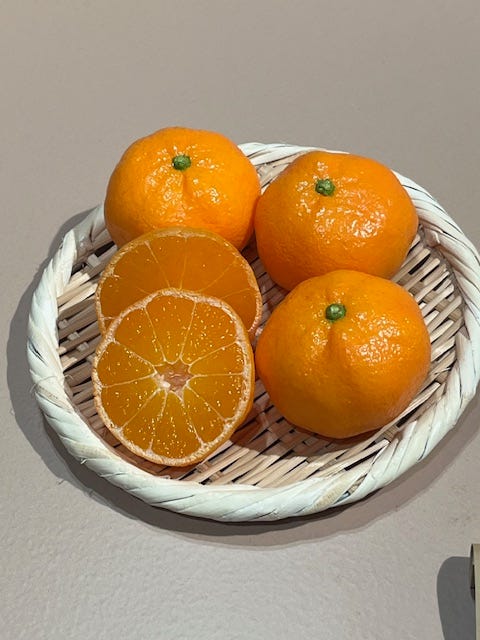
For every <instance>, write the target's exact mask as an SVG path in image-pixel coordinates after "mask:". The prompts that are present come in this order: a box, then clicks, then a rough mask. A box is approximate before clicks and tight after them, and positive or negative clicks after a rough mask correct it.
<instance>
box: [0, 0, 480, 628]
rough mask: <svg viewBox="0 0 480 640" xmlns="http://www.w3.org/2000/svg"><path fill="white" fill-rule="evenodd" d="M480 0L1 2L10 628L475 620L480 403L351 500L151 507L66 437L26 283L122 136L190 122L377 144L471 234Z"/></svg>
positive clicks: (237, 135)
mask: <svg viewBox="0 0 480 640" xmlns="http://www.w3.org/2000/svg"><path fill="white" fill-rule="evenodd" d="M479 33H480V4H479V2H478V0H457V2H451V1H447V0H422V1H421V2H419V1H418V0H417V1H410V0H406V1H405V0H404V1H403V2H392V1H390V0H387V1H382V0H363V1H361V2H359V1H355V0H351V1H345V2H342V1H337V2H332V1H329V2H325V1H323V0H317V1H313V0H312V1H309V0H296V1H295V2H287V1H283V0H256V1H253V0H243V1H242V0H238V1H231V0H223V1H222V0H212V1H206V0H198V1H194V0H192V1H182V0H177V1H175V2H174V1H165V0H160V1H157V2H154V1H138V0H137V1H136V2H125V1H116V2H115V1H113V0H110V1H105V2H94V1H88V0H84V1H83V2H79V1H78V2H69V1H65V2H61V1H58V2H57V1H49V0H46V1H44V2H38V1H34V0H23V1H22V2H14V1H13V0H3V2H2V3H1V6H0V65H1V73H0V78H1V88H2V97H1V100H0V114H1V115H0V123H1V126H0V135H1V145H0V149H1V155H0V174H1V190H0V193H1V198H2V202H1V208H0V212H1V213H0V215H1V226H0V230H1V232H0V242H1V249H0V256H1V258H0V259H1V269H0V278H1V282H0V284H1V296H2V304H1V310H0V316H1V331H0V339H1V341H2V345H3V353H4V354H6V359H4V362H5V367H2V371H1V379H0V381H1V389H0V409H1V425H2V428H1V440H0V544H1V554H0V558H1V559H0V637H1V639H2V640H19V639H28V640H43V639H48V640H60V639H61V640H66V639H70V638H71V639H73V640H77V639H78V640H110V639H112V640H114V639H115V640H130V639H133V638H135V639H141V640H150V639H152V640H153V639H155V640H156V639H158V638H162V639H167V640H169V639H173V638H175V639H176V640H181V639H184V638H185V639H191V638H192V639H201V640H203V639H205V640H207V639H208V640H215V639H222V640H230V639H232V640H233V639H243V638H249V639H250V638H260V639H267V640H268V639H270V638H271V639H284V638H285V639H287V638H301V639H306V640H308V639H310V638H312V639H313V638H315V639H317V638H320V639H322V640H343V639H348V640H352V639H354V640H356V639H359V640H370V639H377V638H378V639H382V640H383V639H394V640H397V639H398V640H407V639H410V638H411V639H422V640H434V639H435V640H437V639H439V638H444V639H445V640H471V639H472V638H473V637H474V605H473V600H472V598H471V595H470V591H469V579H468V554H469V549H470V544H471V543H472V542H474V541H480V508H479V500H478V495H479V490H478V489H479V485H480V465H479V464H478V460H479V456H480V436H479V435H478V433H477V429H478V424H479V418H480V408H479V403H478V400H477V399H475V400H474V401H473V402H472V403H471V405H470V406H469V408H468V410H467V412H466V414H465V415H464V417H463V418H462V419H461V421H460V422H459V424H458V425H457V428H456V429H455V430H454V431H453V432H452V433H451V434H450V435H449V436H448V437H447V438H445V440H444V441H443V442H442V443H441V445H440V446H439V447H438V448H437V449H436V450H435V451H434V452H433V454H432V455H431V456H430V457H429V458H428V459H427V460H426V461H425V462H423V463H422V464H420V465H418V466H417V467H415V468H414V470H413V471H411V472H410V473H407V474H406V475H405V476H404V477H402V478H401V479H399V480H398V481H396V482H395V483H394V484H393V485H391V486H389V487H388V488H386V489H384V490H382V491H380V492H379V493H377V494H375V495H374V496H371V497H370V498H369V499H367V500H365V501H363V502H362V503H358V504H355V505H353V506H351V507H349V508H348V509H345V510H343V511H337V512H332V513H328V514H326V515H323V516H317V517H312V518H305V519H303V520H294V521H288V522H280V523H276V524H257V525H253V524H245V525H226V524H225V525H223V524H218V523H212V522H208V521H202V520H196V519H193V518H187V517H182V516H179V515H176V514H172V513H169V512H165V511H158V510H154V509H153V508H149V507H147V506H145V505H143V504H142V503H139V502H138V501H136V500H135V499H133V498H131V497H130V496H128V495H126V494H124V493H122V492H121V491H120V490H118V489H116V488H114V487H112V486H110V485H108V484H107V483H106V482H104V481H101V480H99V479H98V478H97V477H96V476H95V475H94V474H93V473H91V472H90V471H88V470H87V469H85V468H83V467H82V466H80V465H79V464H77V463H76V462H75V461H72V460H71V459H70V458H69V457H68V456H67V454H65V453H64V451H63V449H62V447H61V446H60V445H59V443H58V440H57V438H56V437H55V435H54V434H53V432H52V431H51V429H49V428H48V427H47V426H46V425H45V423H44V422H43V420H42V417H41V414H40V412H39V410H38V408H37V406H36V404H35V402H34V400H33V398H32V394H31V382H30V379H29V375H28V371H27V367H26V358H25V334H26V321H27V314H28V310H29V305H30V299H31V295H32V292H33V290H34V288H35V286H36V284H37V282H38V279H39V276H40V274H41V272H42V270H43V268H44V267H45V264H46V259H47V257H48V256H51V255H52V253H53V252H54V251H55V249H56V248H57V246H58V243H59V241H60V239H61V237H62V236H63V234H64V233H65V232H66V231H67V230H68V229H69V228H70V227H71V226H72V225H73V224H74V223H75V222H77V221H78V220H79V219H80V218H81V217H82V212H84V211H85V210H87V209H89V208H90V207H92V206H93V205H95V204H97V203H98V202H100V201H102V199H103V197H104V192H105V187H106V182H107V180H108V177H109V175H110V172H111V171H112V169H113V166H114V164H115V163H116V161H117V160H118V158H119V155H120V154H121V152H122V151H123V150H124V148H125V147H126V146H127V145H128V144H129V143H130V142H131V141H133V140H134V139H136V138H137V137H139V136H141V135H144V134H147V133H150V132H152V131H153V130H155V129H157V128H160V127H163V126H168V125H173V124H181V125H187V126H192V127H197V128H209V129H214V130H217V131H220V132H222V133H224V134H226V135H228V136H229V137H231V138H232V139H233V140H235V141H236V142H238V143H240V142H246V141H264V142H280V141H285V142H293V143H299V144H305V145H318V146H324V147H327V148H333V149H343V150H347V151H351V152H355V153H359V154H364V155H369V156H372V157H374V158H376V159H378V160H380V161H382V162H384V163H386V164H387V165H389V166H391V167H392V168H395V169H397V170H398V171H400V172H401V173H403V174H405V175H407V176H409V177H411V178H413V179H414V180H416V181H417V182H419V183H420V184H422V185H423V186H424V187H426V188H427V189H428V190H429V191H430V192H432V193H433V194H434V195H435V196H436V197H437V198H438V199H439V200H440V202H442V204H443V205H444V206H445V207H446V209H447V210H448V211H449V212H450V214H451V215H452V216H453V217H454V218H455V219H456V220H457V221H458V223H459V224H460V226H461V227H462V228H463V230H464V231H465V233H466V234H467V235H468V236H469V237H470V238H471V239H472V240H473V242H474V243H475V244H476V245H477V246H478V245H480V229H479V224H478V202H479V195H480V188H479V182H480V181H479V167H480V144H479V143H480V139H479V138H480V136H479V122H478V121H479V115H480V113H479V111H480V93H479V88H478V87H479V82H478V79H479V75H478V72H479V62H480V58H479V55H480V38H479Z"/></svg>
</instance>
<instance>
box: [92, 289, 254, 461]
mask: <svg viewBox="0 0 480 640" xmlns="http://www.w3.org/2000/svg"><path fill="white" fill-rule="evenodd" d="M113 338H114V341H113V342H110V343H109V344H108V345H107V347H106V348H105V350H104V351H103V353H102V355H101V356H100V358H99V360H98V363H97V373H98V378H99V380H100V382H101V384H102V389H101V402H102V406H103V408H104V410H105V412H106V414H107V415H108V417H109V418H110V420H111V422H112V423H113V427H114V429H113V431H114V433H116V435H117V436H118V437H119V439H120V440H121V441H124V440H127V441H128V442H129V443H131V444H133V445H134V446H136V447H138V448H140V449H141V450H143V451H146V452H150V454H153V455H154V456H165V457H167V458H172V459H177V458H183V457H185V456H189V455H191V454H193V453H194V452H195V451H197V450H198V449H199V448H200V447H201V446H202V444H203V443H209V442H211V441H213V440H215V438H217V437H219V436H221V434H222V432H223V431H224V429H225V425H226V422H228V421H229V420H230V421H231V420H232V419H234V418H235V415H236V413H237V412H238V407H239V404H240V402H241V401H242V399H243V397H244V396H245V394H246V393H247V388H246V384H245V376H244V370H245V353H244V351H243V349H242V346H241V344H239V343H238V342H237V340H238V338H237V335H236V328H235V325H234V322H233V320H232V319H231V317H230V316H228V315H227V314H226V313H225V312H224V311H223V310H222V308H219V307H216V306H212V305H209V304H208V303H204V302H198V301H197V302H195V301H192V300H191V299H188V298H181V297H178V298H175V297H171V296H158V297H154V298H153V299H152V300H151V301H150V302H149V303H148V304H147V305H146V307H144V308H137V309H134V310H130V311H129V312H128V314H127V315H125V316H124V317H123V319H122V321H121V322H119V323H118V324H117V326H116V330H115V333H114V336H113Z"/></svg>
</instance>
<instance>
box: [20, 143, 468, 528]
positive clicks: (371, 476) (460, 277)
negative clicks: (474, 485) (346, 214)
mask: <svg viewBox="0 0 480 640" xmlns="http://www.w3.org/2000/svg"><path fill="white" fill-rule="evenodd" d="M240 148H241V149H242V151H243V152H244V153H245V155H246V156H247V157H249V158H250V160H251V161H252V163H253V164H254V165H255V166H257V167H258V166H261V165H267V164H270V163H274V162H278V161H285V162H287V163H288V162H290V161H291V160H292V159H293V157H294V156H296V155H298V154H300V153H305V152H307V151H310V150H317V149H319V148H318V147H304V146H297V145H291V144H282V143H270V144H264V143H258V142H251V143H245V144H243V145H240ZM327 151H328V150H327ZM342 153H346V152H342ZM394 173H395V175H396V176H397V177H398V179H399V180H400V182H401V183H402V184H403V186H404V187H405V188H406V190H407V192H408V193H409V195H410V197H411V198H412V201H413V202H414V204H415V207H416V209H417V213H418V215H419V219H420V222H421V223H422V227H423V230H424V234H425V240H426V243H427V245H428V246H431V247H435V248H437V249H439V250H440V251H441V253H442V254H443V256H444V257H445V259H446V261H447V262H448V263H449V266H450V268H451V270H452V272H453V275H454V277H455V278H456V280H457V284H458V287H459V290H460V292H461V295H462V298H463V301H464V322H465V327H466V331H467V332H468V336H464V335H462V334H459V335H457V337H456V340H457V350H458V353H459V357H458V359H457V361H456V362H455V364H454V367H453V369H452V372H451V373H450V375H449V376H448V379H447V383H446V384H447V387H446V392H445V394H444V396H442V398H441V399H440V401H439V402H438V403H437V404H434V405H432V406H430V407H428V408H427V409H426V410H425V412H424V413H423V414H422V415H421V416H420V417H419V418H418V419H417V420H415V421H414V422H412V423H409V424H407V425H406V427H405V428H404V429H403V431H402V433H401V437H400V438H398V439H396V438H395V439H394V440H392V442H389V443H388V445H387V446H386V447H385V448H384V449H382V450H381V451H380V452H379V453H378V454H377V455H376V456H375V458H374V461H373V466H374V467H375V469H374V470H373V467H372V463H371V461H370V462H369V463H368V467H369V468H367V465H366V463H364V462H363V463H359V464H358V465H356V466H354V467H353V468H351V469H348V470H343V471H341V472H339V473H336V474H332V475H331V476H327V477H322V478H307V479H305V480H300V481H296V482H292V483H291V484H288V485H284V486H280V487H256V486H253V485H247V484H241V483H234V484H224V485H222V484H219V485H216V484H215V485H204V484H202V483H200V482H196V481H194V480H175V479H170V478H166V477H159V476H155V475H153V474H151V473H149V472H147V471H145V470H143V469H140V468H138V467H136V466H134V465H133V464H131V463H130V462H128V461H127V460H126V459H124V458H123V457H121V456H119V455H118V454H116V453H114V451H113V450H112V449H111V448H110V447H109V446H108V445H107V444H106V443H104V442H103V441H102V440H101V438H100V437H99V436H98V435H97V434H96V433H94V432H93V430H92V429H91V428H90V426H89V425H88V424H87V422H86V421H85V420H84V419H83V417H82V416H81V414H80V413H79V412H78V410H77V409H76V408H75V407H74V405H73V404H72V403H71V401H70V399H69V396H68V394H67V392H66V390H65V388H64V380H65V378H64V375H63V371H62V368H61V365H60V358H59V355H58V353H57V350H56V349H57V346H58V336H57V326H56V321H57V304H56V299H57V297H58V296H59V295H60V294H61V293H62V290H63V288H64V287H65V285H66V284H67V283H68V281H69V279H70V277H71V271H72V268H73V265H74V264H75V263H76V262H77V261H78V260H79V259H81V257H82V256H83V255H85V254H88V251H89V247H91V244H92V238H94V237H95V236H96V235H98V233H99V232H100V231H101V230H102V228H103V227H104V222H103V205H102V204H101V205H99V206H97V207H96V208H95V209H93V210H91V211H90V213H89V214H87V216H86V217H85V218H84V219H83V220H82V221H81V222H80V223H79V224H77V225H76V226H75V227H73V228H72V229H71V230H70V231H69V232H67V234H66V235H65V236H64V238H63V240H62V242H61V244H60V246H59V248H58V249H57V251H56V253H55V254H54V256H53V257H52V259H51V260H50V262H49V263H48V265H47V267H46V268H45V270H44V272H43V273H42V276H41V279H40V282H39V284H38V286H37V289H36V290H35V292H34V294H33V297H32V304H31V309H30V314H29V321H28V336H27V357H28V362H29V367H30V373H31V377H32V380H33V383H34V393H35V396H36V399H37V402H38V404H39V406H40V408H41V410H42V412H43V414H44V415H45V417H46V419H47V421H48V422H49V423H50V425H51V426H52V428H53V429H54V431H55V432H56V433H57V434H58V436H59V437H60V439H61V441H62V443H63V445H64V446H65V448H66V449H67V450H68V451H69V453H70V454H71V455H72V456H73V457H74V458H76V459H77V460H79V461H80V462H81V463H85V464H86V465H87V466H88V467H89V468H90V469H92V470H93V471H94V472H95V473H97V474H98V475H99V476H101V477H103V478H106V479H107V480H108V481H110V482H111V483H112V484H115V485H117V486H119V487H120V488H122V489H124V490H125V491H127V492H129V493H131V494H133V495H135V496H137V497H139V498H141V499H142V500H144V501H145V502H147V503H148V504H151V505H154V506H161V507H164V508H167V509H169V510H172V511H176V512H180V513H186V514H189V515H193V516H198V517H206V518H210V519H215V520H222V521H254V520H279V519H282V518H286V517H292V516H301V515H307V514H311V513H317V512H319V511H323V510H325V509H328V508H331V507H334V506H335V507H336V506H340V505H344V504H347V503H350V502H354V501H357V500H359V499H361V498H363V497H365V496H366V495H368V494H370V493H372V492H373V491H375V490H377V489H379V488H381V487H383V486H385V485H387V484H389V482H391V481H392V480H394V479H396V478H398V477H399V476H400V475H402V474H403V473H404V472H405V471H406V470H407V469H409V468H410V467H411V466H413V465H414V464H416V463H418V462H420V460H422V459H423V458H424V457H426V455H428V453H430V451H431V450H432V449H433V448H434V447H435V446H436V445H437V444H438V442H440V440H441V439H442V438H443V437H444V436H445V435H446V433H447V432H448V431H449V430H450V429H451V428H453V427H454V425H455V423H456V422H457V420H458V418H459V417H460V415H461V413H462V412H463V410H464V409H465V407H466V406H467V404H468V402H469V401H470V400H471V398H472V397H473V395H474V394H475V391H476V387H477V384H478V381H479V378H480V257H479V254H478V252H477V250H476V248H475V247H474V245H473V244H472V243H471V242H470V241H469V240H468V238H467V237H466V236H465V235H464V234H463V232H462V231H461V229H460V227H459V226H458V225H457V223H456V222H454V220H453V219H452V218H451V217H450V216H449V214H447V212H446V211H445V210H444V209H443V207H442V206H441V205H440V204H439V203H438V202H437V201H436V200H435V199H434V198H433V196H431V195H430V194H429V193H428V192H427V191H426V190H425V189H424V188H423V187H421V186H420V185H418V184H417V183H416V182H414V181H413V180H411V179H409V178H406V177H405V176H403V175H401V174H399V173H398V172H396V171H394ZM433 424H434V425H435V428H433V427H432V425H433ZM365 472H366V473H365ZM362 475H364V476H365V478H364V479H363V480H362V482H361V484H360V485H359V487H358V489H356V490H355V491H354V492H353V493H350V494H346V493H345V491H346V488H347V487H348V486H350V485H351V484H352V483H353V482H354V481H355V479H356V477H358V478H360V477H361V476H362ZM280 498H281V499H280Z"/></svg>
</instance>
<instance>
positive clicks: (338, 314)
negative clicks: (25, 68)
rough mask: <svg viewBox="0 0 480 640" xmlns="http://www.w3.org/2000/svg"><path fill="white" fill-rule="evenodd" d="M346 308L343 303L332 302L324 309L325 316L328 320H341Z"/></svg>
mask: <svg viewBox="0 0 480 640" xmlns="http://www.w3.org/2000/svg"><path fill="white" fill-rule="evenodd" d="M346 313H347V310H346V308H345V306H344V305H343V304H340V303H339V302H334V303H332V304H329V305H328V307H327V308H326V309H325V317H326V319H327V320H330V322H336V321H337V320H341V319H342V318H344V317H345V315H346Z"/></svg>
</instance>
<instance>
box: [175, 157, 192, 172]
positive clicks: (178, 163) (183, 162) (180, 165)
mask: <svg viewBox="0 0 480 640" xmlns="http://www.w3.org/2000/svg"><path fill="white" fill-rule="evenodd" d="M191 164H192V161H191V160H190V156H186V155H184V154H183V153H182V154H180V155H178V156H175V157H174V158H173V160H172V166H173V168H174V169H177V171H185V169H188V167H189V166H190V165H191Z"/></svg>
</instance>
